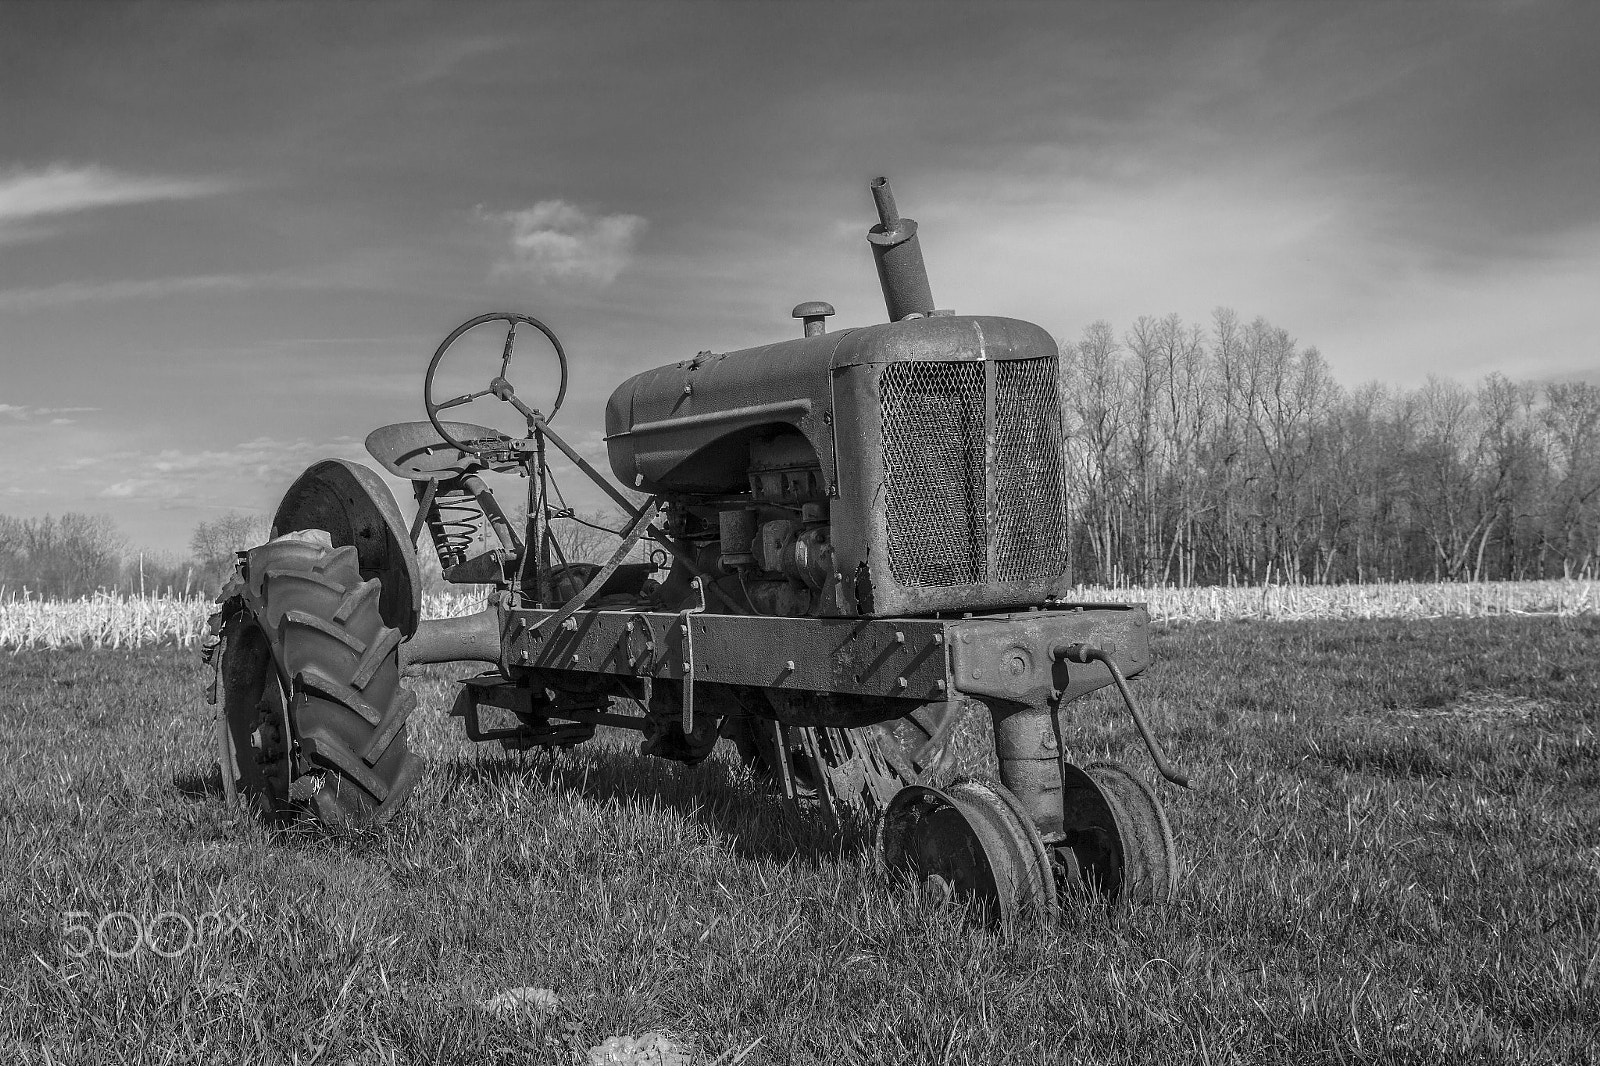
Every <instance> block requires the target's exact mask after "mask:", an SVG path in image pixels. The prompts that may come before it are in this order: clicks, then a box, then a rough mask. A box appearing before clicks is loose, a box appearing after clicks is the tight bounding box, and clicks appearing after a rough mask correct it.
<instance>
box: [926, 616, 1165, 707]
mask: <svg viewBox="0 0 1600 1066" xmlns="http://www.w3.org/2000/svg"><path fill="white" fill-rule="evenodd" d="M950 626H951V635H950V653H951V669H952V673H953V675H954V684H955V687H956V689H958V690H959V691H962V692H967V693H970V694H972V695H974V696H982V697H993V698H997V699H1002V700H1008V701H1012V702H1017V703H1032V704H1042V703H1045V702H1048V701H1051V700H1060V701H1062V702H1067V701H1070V700H1074V699H1077V698H1078V697H1079V696H1081V695H1083V694H1084V693H1086V692H1092V691H1094V690H1095V689H1098V688H1102V687H1104V686H1106V685H1110V684H1112V683H1113V681H1112V677H1111V671H1109V670H1108V669H1106V665H1105V664H1104V663H1102V662H1088V663H1069V662H1067V661H1065V660H1064V658H1063V656H1064V655H1065V653H1066V650H1067V649H1068V648H1070V647H1072V646H1073V645H1076V644H1092V645H1095V646H1097V647H1099V648H1100V649H1102V650H1103V651H1104V652H1105V653H1106V655H1108V656H1109V657H1111V658H1112V659H1113V661H1115V662H1116V664H1117V666H1118V668H1119V669H1121V671H1122V673H1123V675H1124V676H1126V677H1133V676H1134V675H1136V674H1138V673H1140V672H1142V671H1143V670H1145V669H1146V668H1147V667H1148V666H1149V665H1150V613H1149V611H1147V610H1146V609H1145V607H1144V605H1143V604H1094V605H1092V606H1091V605H1083V606H1068V607H1065V608H1063V609H1060V610H1051V611H1028V612H1024V613H1021V614H1003V615H984V616H981V617H975V618H968V619H962V620H960V621H955V622H951V623H950Z"/></svg>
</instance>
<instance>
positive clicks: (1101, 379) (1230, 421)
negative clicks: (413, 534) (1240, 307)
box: [0, 309, 1600, 599]
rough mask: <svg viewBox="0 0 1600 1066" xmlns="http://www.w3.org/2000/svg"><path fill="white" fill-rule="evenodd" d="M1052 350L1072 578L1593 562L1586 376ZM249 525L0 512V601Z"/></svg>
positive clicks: (1597, 493) (1461, 570) (217, 554)
mask: <svg viewBox="0 0 1600 1066" xmlns="http://www.w3.org/2000/svg"><path fill="white" fill-rule="evenodd" d="M1061 355H1062V358H1061V378H1062V382H1061V383H1062V398H1063V407H1064V417H1065V428H1066V440H1065V447H1064V456H1063V458H1064V462H1065V478H1064V484H1065V490H1066V500H1065V503H1066V507H1067V509H1068V515H1069V523H1068V525H1069V540H1068V554H1069V556H1070V559H1071V565H1072V573H1073V574H1074V575H1075V577H1076V578H1077V580H1078V581H1080V582H1083V583H1086V584H1106V585H1125V584H1136V585H1154V584H1169V585H1197V584H1198V585H1205V584H1263V583H1268V582H1279V583H1297V582H1305V583H1330V582H1346V581H1363V582H1364V581H1396V580H1417V581H1440V580H1443V581H1464V580H1497V579H1528V578H1544V577H1584V578H1595V577H1600V386H1597V385H1595V384H1592V383H1588V382H1581V381H1580V382H1549V383H1543V384H1539V383H1533V382H1517V381H1512V380H1509V379H1507V378H1506V377H1504V376H1502V375H1499V374H1491V375H1489V376H1488V377H1486V378H1484V379H1483V380H1482V381H1481V382H1479V383H1478V384H1477V385H1476V386H1473V387H1468V386H1464V385H1461V384H1458V383H1456V382H1454V381H1451V380H1448V379H1441V378H1430V379H1429V380H1428V381H1427V383H1426V384H1424V385H1422V386H1421V387H1419V388H1415V389H1409V390H1408V389H1395V388H1390V387H1387V386H1384V385H1382V384H1379V383H1377V382H1369V383H1367V384H1364V385H1361V386H1358V387H1355V388H1344V387H1342V386H1340V385H1339V383H1338V382H1336V381H1334V380H1333V377H1332V375H1331V373H1330V372H1329V369H1328V366H1327V364H1326V363H1325V362H1324V360H1323V358H1322V356H1321V354H1320V353H1319V352H1318V351H1317V349H1316V348H1315V347H1302V346H1301V345H1300V344H1299V343H1298V342H1297V341H1296V340H1295V339H1294V338H1293V337H1291V336H1290V335H1289V333H1288V332H1287V331H1285V330H1283V329H1281V328H1279V327H1277V326H1274V325H1272V324H1271V323H1270V322H1268V321H1266V320H1265V319H1262V318H1256V319H1255V320H1253V321H1251V322H1244V321H1243V320H1242V319H1240V317H1239V316H1238V315H1236V314H1235V313H1234V312H1233V311H1231V310H1228V309H1219V310H1217V311H1216V312H1215V313H1214V314H1213V315H1212V318H1211V322H1210V323H1209V327H1201V326H1200V325H1198V324H1194V323H1187V322H1185V321H1183V319H1182V318H1181V317H1179V316H1178V315H1175V314H1172V315H1167V316H1165V317H1164V318H1153V317H1141V318H1139V319H1138V320H1136V321H1135V322H1134V323H1133V325H1132V326H1131V327H1130V328H1129V329H1128V330H1126V331H1125V332H1123V333H1122V334H1120V335H1119V334H1118V333H1117V332H1116V331H1115V330H1114V329H1113V328H1112V326H1111V325H1110V324H1109V323H1106V322H1095V323H1093V324H1092V325H1090V326H1089V327H1087V328H1086V329H1085V330H1084V331H1083V334H1082V336H1081V337H1080V338H1079V339H1078V340H1077V341H1074V342H1068V343H1063V344H1062V345H1061ZM517 506H518V505H517V504H516V503H515V502H513V504H512V509H513V510H516V508H517ZM612 524H614V523H613V522H609V521H606V520H604V516H599V515H589V516H587V519H586V523H573V522H567V523H563V526H564V528H563V529H562V531H561V536H562V541H563V544H565V545H567V547H568V553H569V556H570V557H572V558H588V557H591V556H602V555H605V554H608V550H602V549H608V548H609V543H610V542H609V540H608V539H607V538H605V536H604V534H600V533H597V532H594V528H595V526H597V525H612ZM266 535H267V520H266V518H265V516H263V515H256V514H242V513H237V512H234V513H229V514H225V515H222V516H219V517H217V518H214V519H210V520H207V521H203V522H200V523H199V524H198V525H196V526H195V529H194V533H193V535H192V537H191V538H190V542H189V554H188V555H187V556H180V555H172V554H154V553H148V552H135V551H131V550H129V549H128V548H127V547H126V546H125V544H124V543H123V540H122V538H121V537H120V535H119V534H118V532H117V530H116V527H115V526H114V525H113V523H112V522H111V520H110V519H109V518H106V517H104V516H101V515H84V514H76V513H68V514H64V515H61V516H60V517H59V518H57V517H52V516H49V515H46V516H44V517H42V518H13V517H8V516H5V515H0V597H16V596H20V595H22V594H23V593H24V590H26V593H27V594H28V595H31V596H39V597H45V598H52V599H71V598H76V597H79V596H85V595H89V594H92V593H94V592H96V591H99V590H102V589H103V590H108V591H115V592H120V593H130V594H132V593H141V592H142V593H151V594H156V593H168V594H179V595H182V594H186V593H207V594H210V593H214V592H215V591H216V590H217V589H218V588H220V586H221V584H222V582H223V581H224V580H226V578H227V576H228V574H229V573H230V572H231V570H232V567H233V553H234V552H235V551H236V550H239V549H242V548H246V547H250V546H252V545H255V544H259V543H261V542H262V541H263V540H265V539H266ZM597 538H598V539H599V540H605V541H606V543H605V544H603V545H602V544H600V543H598V542H596V543H589V542H590V541H595V540H596V539H597ZM424 541H426V538H424ZM422 555H423V556H424V557H425V558H424V560H423V565H424V568H425V571H426V573H425V575H424V580H425V581H426V582H427V584H428V585H429V587H434V586H437V585H438V584H439V581H438V576H437V570H438V564H437V560H436V559H435V558H434V557H433V553H432V552H431V551H426V550H425V551H423V552H422ZM430 564H431V565H430Z"/></svg>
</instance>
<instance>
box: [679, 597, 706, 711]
mask: <svg viewBox="0 0 1600 1066" xmlns="http://www.w3.org/2000/svg"><path fill="white" fill-rule="evenodd" d="M689 586H690V587H691V588H693V589H694V590H695V592H696V593H698V594H699V599H700V603H699V605H698V606H695V607H689V608H686V609H684V610H682V611H679V612H678V624H679V625H680V626H682V627H683V723H682V726H683V735H684V736H685V737H687V736H688V735H689V734H691V733H693V732H694V629H693V628H692V627H691V626H690V625H689V619H690V617H691V616H693V615H697V614H701V613H702V612H704V611H705V609H706V587H705V582H704V581H702V580H701V579H700V578H698V577H697V578H695V579H694V580H693V581H691V582H689Z"/></svg>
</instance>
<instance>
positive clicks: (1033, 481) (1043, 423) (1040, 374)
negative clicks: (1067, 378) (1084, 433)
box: [994, 359, 1067, 581]
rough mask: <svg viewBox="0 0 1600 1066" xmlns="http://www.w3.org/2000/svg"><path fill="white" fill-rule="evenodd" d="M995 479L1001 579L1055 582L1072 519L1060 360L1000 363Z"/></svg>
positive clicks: (997, 367) (997, 372) (996, 373)
mask: <svg viewBox="0 0 1600 1066" xmlns="http://www.w3.org/2000/svg"><path fill="white" fill-rule="evenodd" d="M994 475H995V478H994V479H995V491H994V496H995V526H994V580H996V581H1037V580H1040V579H1041V578H1050V577H1055V576H1056V575H1057V574H1059V573H1061V571H1062V569H1063V567H1064V565H1065V555H1066V538H1067V522H1066V518H1067V515H1066V497H1065V496H1064V495H1063V492H1062V478H1061V409H1060V408H1059V407H1058V406H1057V404H1056V361H1055V360H1054V359H1017V360H1013V361H1008V362H1000V363H996V364H995V366H994Z"/></svg>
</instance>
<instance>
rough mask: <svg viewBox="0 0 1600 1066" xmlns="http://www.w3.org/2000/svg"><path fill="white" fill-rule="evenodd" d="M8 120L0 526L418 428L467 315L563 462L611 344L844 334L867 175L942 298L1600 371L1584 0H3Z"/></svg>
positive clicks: (1395, 365)
mask: <svg viewBox="0 0 1600 1066" xmlns="http://www.w3.org/2000/svg"><path fill="white" fill-rule="evenodd" d="M0 132H3V136H0V447H3V448H4V449H5V455H6V459H7V461H6V463H5V464H4V466H3V467H0V513H10V514H18V515H28V514H43V513H46V512H54V513H60V512H62V511H67V510H78V511H90V512H101V513H105V514H109V515H110V516H112V517H113V518H114V519H115V520H116V522H117V523H118V525H119V526H120V528H121V529H122V531H123V533H124V535H125V536H126V538H127V540H128V541H129V542H130V544H132V545H134V546H145V547H150V548H154V549H165V550H179V549H182V548H183V547H184V546H185V544H186V542H187V539H188V536H189V532H190V530H191V529H192V528H193V526H194V524H195V523H196V522H197V521H199V520H201V519H205V518H208V517H212V516H214V515H217V514H219V513H221V512H223V511H225V510H228V509H256V510H270V508H271V507H272V506H273V504H274V503H275V501H276V499H277V497H278V495H280V494H281V492H282V491H283V489H284V487H285V486H286V485H287V483H288V481H289V480H291V479H292V477H293V476H294V474H295V473H296V472H297V471H298V470H299V469H301V468H302V467H303V466H305V465H306V464H307V463H309V462H310V461H312V460H314V459H317V458H319V457H322V456H324V455H346V456H352V457H353V456H358V455H360V454H361V450H360V440H361V438H362V437H364V436H365V434H366V432H367V431H368V430H369V429H371V428H373V427H375V426H377V425H379V424H382V423H384V422H390V421H400V420H406V419H413V418H420V417H422V404H421V383H422V374H423V370H424V368H425V367H426V363H427V359H428V357H429V356H430V355H431V353H432V351H433V348H434V347H435V346H436V345H437V344H438V342H439V340H440V339H442V338H443V336H444V335H445V334H446V333H447V332H448V331H449V330H450V329H451V328H452V327H453V326H455V325H456V324H457V323H458V322H460V321H462V320H464V319H466V318H469V317H471V316H473V315H475V314H478V313H480V312H482V311H486V310H518V311H524V312H528V313H531V314H534V315H536V316H538V317H540V318H542V319H543V320H544V321H546V322H547V323H549V325H550V326H551V327H553V328H554V329H555V330H556V332H557V333H558V334H560V336H561V338H562V340H563V342H564V344H565V345H566V348H567V351H568V353H569V355H570V357H571V360H572V365H573V379H572V391H571V395H570V397H569V400H568V403H567V405H566V407H565V408H564V409H563V411H562V412H561V414H560V416H559V418H558V419H557V421H556V426H557V428H564V429H565V430H566V431H567V433H568V435H569V436H570V437H572V438H573V439H575V440H576V441H578V442H580V443H581V445H582V446H583V447H584V448H585V450H586V451H589V452H590V454H592V455H593V456H595V458H597V459H598V458H599V457H600V455H601V446H600V444H599V430H600V411H601V408H602V405H603V403H604V400H605V397H606V395H607V394H608V393H609V391H610V389H611V388H612V387H613V386H614V385H615V384H617V383H618V382H619V381H620V380H622V379H623V378H624V377H626V376H627V375H628V374H630V373H633V372H636V371H638V370H642V369H645V368H647V367H650V366H653V365H656V364H658V363H662V362H666V361H670V360H676V359H680V358H683V357H685V356H688V355H692V354H693V353H694V352H696V351H698V350H701V349H704V348H712V349H717V350H726V349H730V348H736V347H743V346H746V345H749V344H754V343H760V342H763V341H767V340H772V339H775V338H779V337H784V336H788V335H792V334H794V333H796V332H797V329H796V325H795V323H793V322H792V321H791V320H790V319H789V317H788V313H789V309H790V308H791V307H792V306H793V305H794V304H795V303H797V302H799V301H801V300H808V299H825V300H828V301H831V302H832V303H833V304H834V305H835V306H836V307H837V308H838V311H839V317H838V318H837V319H835V320H834V322H835V324H836V325H843V324H861V323H867V322H872V321H877V320H879V319H881V318H882V316H883V307H882V303H881V300H880V298H879V296H878V294H877V289H876V283H875V280H874V277H873V272H872V266H871V258H870V255H869V253H868V251H867V246H866V243H865V241H864V239H863V233H864V230H865V228H866V227H867V225H868V224H869V223H870V222H871V221H872V210H871V198H870V196H869V195H868V192H867V183H868V181H869V180H870V179H871V178H872V177H873V176H875V175H877V174H880V173H882V174H887V175H889V176H890V178H891V179H892V181H893V182H894V185H895V188H896V191H897V194H898V196H899V200H900V203H901V206H902V208H903V210H904V211H905V213H906V214H908V215H911V216H913V217H915V218H917V219H919V220H920V222H921V224H922V233H923V244H924V249H925V252H926V254H927V257H928V265H929V271H930V275H931V277H932V282H933V291H934V295H935V297H936V299H937V301H938V303H939V304H940V305H941V306H947V307H953V308H955V309H956V310H958V311H962V312H973V313H987V314H1006V315H1014V316H1017V317H1021V318H1026V319H1030V320H1032V321H1035V322H1038V323H1040V324H1041V325H1043V326H1044V327H1045V328H1046V329H1048V330H1050V332H1052V333H1053V334H1055V335H1056V336H1057V337H1060V338H1065V339H1070V338H1072V337H1075V336H1077V335H1078V334H1079V332H1080V331H1081V330H1082V329H1083V327H1084V326H1085V325H1087V324H1088V323H1090V322H1091V321H1093V320H1095V319H1101V318H1103V319H1107V320H1109V321H1110V322H1112V323H1113V324H1114V325H1116V326H1117V327H1118V328H1119V329H1121V328H1125V327H1126V326H1127V325H1128V324H1129V323H1130V322H1131V321H1132V320H1133V318H1134V317H1136V316H1138V315H1141V314H1153V315H1160V314H1166V313H1168V312H1178V313H1179V314H1181V315H1183V316H1184V317H1185V318H1186V319H1190V320H1193V321H1201V322H1203V321H1205V320H1206V319H1207V318H1208V317H1209V315H1210V313H1211V311H1212V309H1213V308H1215V307H1218V306H1229V307H1232V308H1234V309H1235V310H1237V311H1238V312H1239V313H1240V314H1241V315H1243V316H1244V317H1246V318H1250V317H1254V316H1256V315H1263V316H1265V317H1267V318H1268V319H1270V320H1271V321H1273V322H1274V323H1275V324H1277V325H1281V326H1283V327H1285V328H1287V329H1288V330H1289V331H1290V332H1291V333H1292V334H1293V335H1294V336H1296V337H1297V338H1298V339H1299V340H1300V341H1301V342H1302V343H1303V344H1307V345H1312V344H1314V345H1316V346H1317V347H1319V348H1320V349H1321V351H1322V352H1323V354H1324V356H1325V357H1326V358H1327V359H1328V361H1329V363H1330V364H1331V366H1332V367H1333V370H1334V372H1335V374H1336V375H1337V376H1338V377H1339V378H1340V379H1341V380H1343V381H1345V382H1347V383H1350V384H1354V383H1357V382H1360V381H1363V380H1367V379H1371V378H1378V379H1381V380H1384V381H1387V382H1390V383H1393V384H1397V385H1412V384H1416V383H1418V382H1420V381H1422V380H1423V379H1424V378H1425V377H1426V376H1427V375H1429V374H1444V375H1450V376H1454V377H1456V378H1458V379H1460V380H1463V381H1468V382H1470V381H1474V380H1476V379H1478V378H1481V377H1482V376H1483V375H1484V374H1486V373H1488V372H1490V371H1495V370H1498V371H1501V372H1503V373H1506V374H1508V375H1511V376H1513V377H1516V378H1520V379H1552V378H1570V377H1586V378H1589V379H1597V378H1600V342H1597V341H1596V330H1595V329H1594V327H1593V319H1594V317H1595V315H1594V309H1595V304H1596V294H1597V293H1600V5H1594V4H1584V5H1558V4H1546V3H1513V4H1485V5H1467V4H1460V3H1453V4H1445V5H1438V6H1433V5H1429V4H1423V3H1409V4H1403V5H1402V4H1380V5H1372V6H1364V5H1357V4H1331V3H1330V4H1323V5H1317V4H1309V3H1303V4H1270V5H1235V4H1224V3H1210V4H1203V5H1202V4H1180V5H1171V6H1169V5H1162V4H1156V3H1139V4H1122V5H1116V6H1112V5H1103V6H1102V5H1087V6H1074V5H1069V4H1062V3H1056V4H1039V5H1020V6H1008V5H1003V4H992V3H986V4H962V5H954V6H947V7H941V6H936V5H932V4H926V3H923V4H916V5H911V6H894V5H890V4H851V5H845V4H817V3H812V4H798V3H796V4H782V3H777V2H767V3H745V4H731V3H729V4H715V3H706V4H698V3H697V4H676V3H652V4H645V3H642V2H638V3H623V4H618V5H614V6H605V5H602V4H595V3H585V4H581V5H580V4H570V5H548V6H532V5H526V4H518V5H491V4H483V3H478V4H453V5H438V6H425V7H412V6H400V5H376V4H372V5H368V4H339V5H327V4H322V5H307V6H296V5H293V4H288V3H270V4H268V3H262V4H251V5H240V6H230V5H204V6H202V5H198V4H182V5H177V6H171V7H164V6H158V5H150V4H139V5H134V4H107V5H104V6H93V5H90V4H86V3H73V4H59V3H57V4H49V5H43V6H37V7H31V6H27V5H25V4H22V3H17V2H10V3H6V4H4V5H3V6H0ZM524 343H525V348H524V349H523V350H522V351H523V354H522V355H521V356H519V360H518V366H519V367H520V368H521V369H522V371H523V373H524V374H525V375H526V377H525V378H524V379H523V382H524V383H523V384H522V385H521V388H522V390H523V392H524V393H525V394H529V395H533V396H536V397H538V396H541V395H546V394H547V393H545V392H544V390H548V389H549V387H550V382H549V380H548V377H547V368H548V366H549V364H548V363H547V362H542V361H541V354H540V353H539V352H538V351H537V350H536V347H535V346H534V345H533V344H532V343H531V341H530V342H524ZM524 360H526V361H525V363H524ZM575 480H576V478H575V477H574V478H569V481H575Z"/></svg>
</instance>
